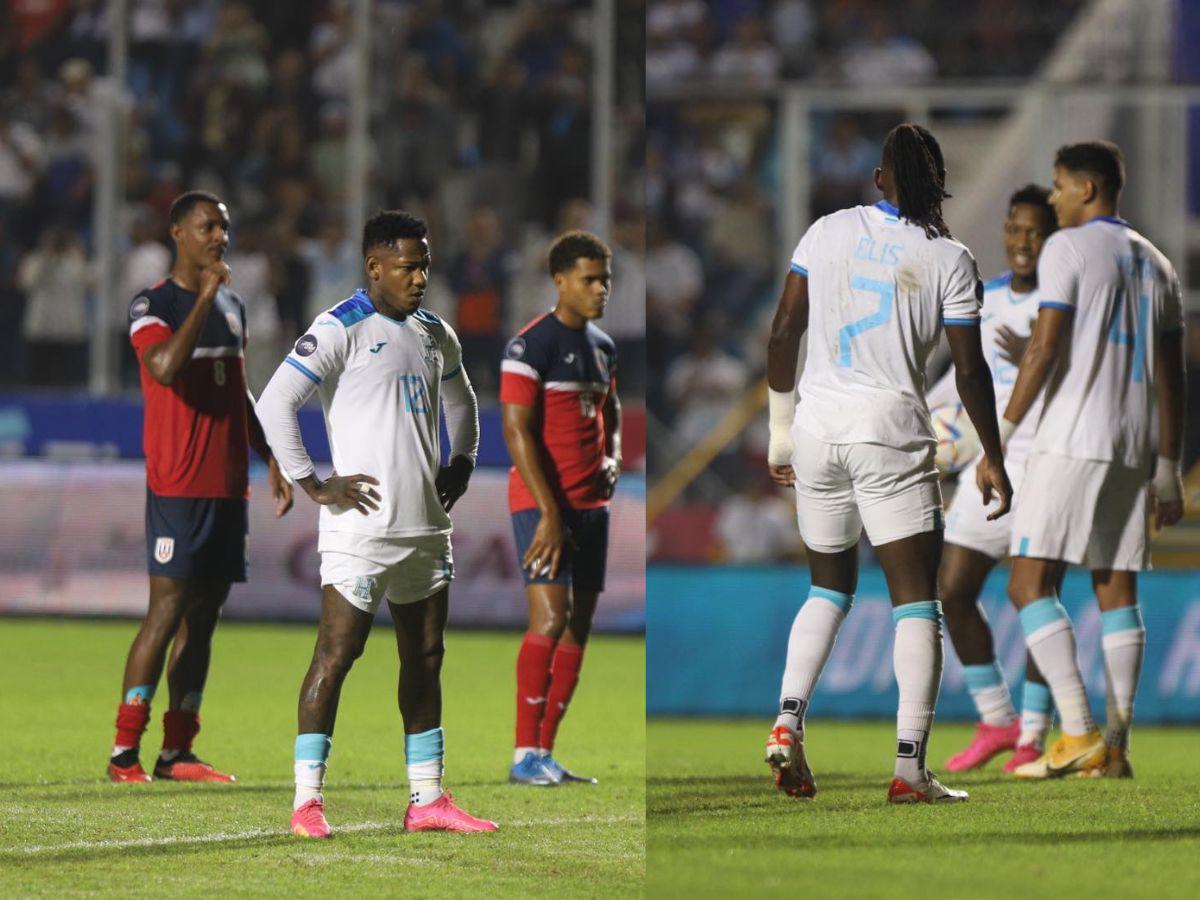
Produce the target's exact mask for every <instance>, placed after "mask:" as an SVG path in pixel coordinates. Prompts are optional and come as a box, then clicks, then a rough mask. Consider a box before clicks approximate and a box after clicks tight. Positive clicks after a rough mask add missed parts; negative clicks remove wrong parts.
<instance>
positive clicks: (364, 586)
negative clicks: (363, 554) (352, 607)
mask: <svg viewBox="0 0 1200 900" xmlns="http://www.w3.org/2000/svg"><path fill="white" fill-rule="evenodd" d="M373 590H375V579H374V578H372V577H371V576H370V575H359V576H358V577H357V578H355V579H354V596H355V597H357V598H358V599H359V600H370V599H371V591H373Z"/></svg>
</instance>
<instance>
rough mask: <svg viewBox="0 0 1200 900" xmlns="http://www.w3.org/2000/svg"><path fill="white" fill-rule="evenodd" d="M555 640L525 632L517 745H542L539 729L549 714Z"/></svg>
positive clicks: (520, 662) (519, 665)
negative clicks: (548, 701) (551, 664)
mask: <svg viewBox="0 0 1200 900" xmlns="http://www.w3.org/2000/svg"><path fill="white" fill-rule="evenodd" d="M553 653H554V639H553V638H549V637H546V635H544V634H537V633H535V632H533V631H527V632H525V639H524V640H523V641H521V652H520V653H518V654H517V743H516V746H518V747H536V746H537V745H538V726H539V725H540V724H541V721H542V716H543V715H545V713H546V688H547V686H548V685H549V684H550V657H551V655H553Z"/></svg>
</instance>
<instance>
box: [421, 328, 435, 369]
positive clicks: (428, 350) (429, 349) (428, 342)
mask: <svg viewBox="0 0 1200 900" xmlns="http://www.w3.org/2000/svg"><path fill="white" fill-rule="evenodd" d="M421 345H422V347H423V348H424V349H423V351H422V354H421V355H422V357H423V358H424V360H425V364H426V365H428V366H429V367H430V368H433V367H434V366H436V365H437V361H438V348H437V340H436V339H435V338H434V336H433V335H432V334H427V335H425V336H424V337H423V338H421Z"/></svg>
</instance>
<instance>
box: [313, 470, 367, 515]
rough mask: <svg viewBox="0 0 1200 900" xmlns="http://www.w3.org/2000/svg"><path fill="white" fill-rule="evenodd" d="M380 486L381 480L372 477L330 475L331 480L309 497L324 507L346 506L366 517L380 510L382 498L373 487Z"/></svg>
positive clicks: (322, 484)
mask: <svg viewBox="0 0 1200 900" xmlns="http://www.w3.org/2000/svg"><path fill="white" fill-rule="evenodd" d="M373 484H379V479H377V478H372V477H371V476H370V475H362V474H359V475H337V474H333V475H330V476H329V478H328V479H327V480H325V481H323V482H321V484H320V485H319V486H317V487H316V488H315V489H313V490H311V491H309V492H308V496H310V497H312V498H313V500H314V501H316V502H317V503H320V504H321V505H322V506H345V507H349V508H350V509H357V510H358V511H359V512H360V513H362V514H363V515H364V516H365V515H369V514H370V511H371V510H373V509H379V504H378V502H377V501H378V500H381V499H382V498H381V497H380V495H379V492H378V491H377V490H375V489H374V488H373V487H371V485H373Z"/></svg>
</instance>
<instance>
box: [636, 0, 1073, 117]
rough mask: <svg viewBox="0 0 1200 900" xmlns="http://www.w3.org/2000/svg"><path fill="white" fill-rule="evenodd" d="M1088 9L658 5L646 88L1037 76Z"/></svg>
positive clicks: (1002, 1)
mask: <svg viewBox="0 0 1200 900" xmlns="http://www.w3.org/2000/svg"><path fill="white" fill-rule="evenodd" d="M1083 5H1084V3H1083V0H1063V2H1059V3H1035V2H1022V3H1012V2H1009V0H888V2H882V0H654V2H653V3H651V5H650V8H649V11H648V15H647V42H648V47H647V52H646V83H647V87H648V89H649V91H650V93H651V96H652V97H653V95H654V92H655V90H656V89H664V88H668V89H669V88H670V87H672V86H676V85H679V84H681V83H683V82H687V81H695V80H697V79H705V80H713V81H722V80H725V81H728V80H733V79H736V80H737V81H738V82H739V83H742V84H746V83H749V84H752V85H758V86H762V85H770V84H772V83H774V82H776V81H779V80H781V79H784V78H806V79H817V80H821V81H827V82H835V83H844V84H854V85H863V86H871V85H896V84H917V83H920V82H926V81H930V80H932V79H933V78H935V77H937V78H943V79H953V78H958V79H966V78H971V79H978V78H1020V77H1025V76H1029V75H1031V74H1033V72H1034V71H1035V69H1036V68H1037V66H1038V64H1039V63H1040V62H1041V61H1042V60H1043V59H1044V57H1045V55H1046V51H1047V50H1048V49H1049V48H1050V47H1051V46H1053V44H1054V42H1055V40H1056V39H1057V38H1058V36H1059V34H1060V33H1061V30H1062V28H1063V26H1064V25H1065V24H1066V23H1067V22H1069V21H1070V20H1071V18H1072V16H1074V15H1075V13H1076V12H1077V11H1078V10H1079V9H1080V8H1081V7H1082V6H1083Z"/></svg>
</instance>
